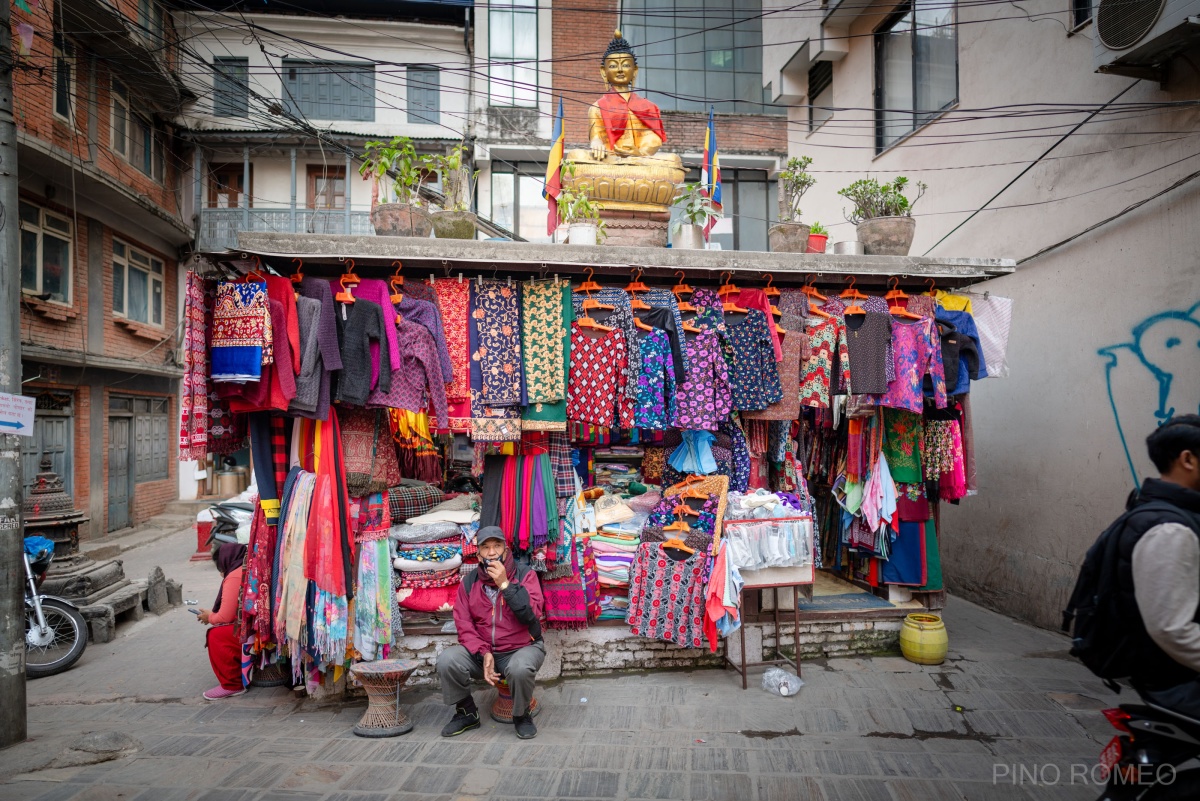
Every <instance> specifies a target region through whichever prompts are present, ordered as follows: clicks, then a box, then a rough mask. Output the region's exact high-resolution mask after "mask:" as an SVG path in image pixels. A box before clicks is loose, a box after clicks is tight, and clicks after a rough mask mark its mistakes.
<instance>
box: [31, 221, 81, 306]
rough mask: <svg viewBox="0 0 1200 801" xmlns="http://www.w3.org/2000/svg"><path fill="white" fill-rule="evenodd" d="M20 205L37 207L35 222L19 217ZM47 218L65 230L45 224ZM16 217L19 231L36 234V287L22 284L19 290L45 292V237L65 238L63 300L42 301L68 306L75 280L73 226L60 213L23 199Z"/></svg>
mask: <svg viewBox="0 0 1200 801" xmlns="http://www.w3.org/2000/svg"><path fill="white" fill-rule="evenodd" d="M20 206H25V207H27V208H33V209H37V211H38V221H37V223H33V222H29V221H26V220H25V219H24V218H23V217H21V216H20V214H19V211H20V208H19V207H20ZM47 218H52V219H55V220H58V221H59V222H61V223H62V224H63V225H65V226H66V229H67V230H66V231H61V230H59V229H57V228H54V227H51V226H48V225H46V219H47ZM18 219H19V220H20V225H19V228H20V230H21V231H25V232H28V233H33V234H36V235H37V287H36V288H35V289H29V288H27V287H25V286H24V285H23V284H22V287H21V292H22V293H23V294H28V295H42V294H45V275H44V273H43V270H44V268H45V238H46V235H47V234H48V235H50V236H52V237H54V238H55V239H60V240H65V241H66V243H67V263H66V270H65V275H64V276H63V284H64V286H65V287H66V292H65V293H64V299H63V300H53V299H49V300H45V301H42V302H44V303H54V304H57V305H59V306H70V305H71V300H72V293H73V290H74V280H75V226H74V225H73V224H72V223H71V220H70V218H68V217H66V216H64V215H62V214H56V213H55V212H52V211H50V210H49V209H47V208H43V207H42V206H39V205H37V204H36V203H29V202H27V201H24V200H21V201H18ZM17 247H18V250H17V255H18V260H19V259H20V244H18V246H17ZM18 269H19V268H18ZM18 280H19V279H18Z"/></svg>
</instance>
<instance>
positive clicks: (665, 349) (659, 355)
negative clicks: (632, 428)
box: [633, 328, 675, 431]
mask: <svg viewBox="0 0 1200 801" xmlns="http://www.w3.org/2000/svg"><path fill="white" fill-rule="evenodd" d="M640 344H641V352H642V371H641V374H640V375H639V376H638V398H637V409H636V411H635V412H634V417H633V422H634V425H636V426H637V427H638V428H649V429H653V430H656V431H661V430H663V429H666V428H667V427H668V426H669V425H670V423H671V421H672V420H674V419H675V359H674V357H673V356H672V355H671V343H670V340H669V339H668V337H667V332H666V331H663V330H661V329H658V328H656V329H654V330H653V331H649V332H647V333H646V334H645V335H644V336H643V337H642V338H641V343H640Z"/></svg>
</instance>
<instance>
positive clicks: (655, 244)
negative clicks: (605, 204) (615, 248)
mask: <svg viewBox="0 0 1200 801" xmlns="http://www.w3.org/2000/svg"><path fill="white" fill-rule="evenodd" d="M600 219H602V220H604V229H605V231H607V232H608V238H607V239H605V240H604V244H606V245H632V246H633V247H639V248H665V247H666V246H667V229H668V226H669V225H670V223H671V213H670V212H668V211H608V210H607V209H605V210H603V211H601V212H600Z"/></svg>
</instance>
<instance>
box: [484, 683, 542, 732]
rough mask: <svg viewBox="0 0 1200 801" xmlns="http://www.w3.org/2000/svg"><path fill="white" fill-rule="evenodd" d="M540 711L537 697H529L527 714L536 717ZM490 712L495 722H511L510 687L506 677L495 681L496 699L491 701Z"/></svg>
mask: <svg viewBox="0 0 1200 801" xmlns="http://www.w3.org/2000/svg"><path fill="white" fill-rule="evenodd" d="M541 711H542V710H541V707H539V706H538V702H537V698H530V699H529V714H530V715H532V716H533V717H535V718H536V717H537V716H538V713H539V712H541ZM491 714H492V720H494V721H496V722H497V723H512V719H513V700H512V689H511V688H510V687H509V686H508V679H500V681H498V682H497V683H496V700H495V701H493V702H492V712H491Z"/></svg>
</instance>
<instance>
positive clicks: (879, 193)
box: [838, 175, 929, 225]
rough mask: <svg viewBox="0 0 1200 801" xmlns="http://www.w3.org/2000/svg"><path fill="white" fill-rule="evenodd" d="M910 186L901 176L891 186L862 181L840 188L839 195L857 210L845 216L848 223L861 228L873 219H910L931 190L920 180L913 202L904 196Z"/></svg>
mask: <svg viewBox="0 0 1200 801" xmlns="http://www.w3.org/2000/svg"><path fill="white" fill-rule="evenodd" d="M907 187H908V179H907V178H905V177H904V176H903V175H900V176H897V177H896V179H895V180H894V181H892V182H891V183H887V182H885V183H880V182H879V181H876V180H875V179H874V178H862V179H860V180H857V181H855V182H854V183H852V184H850V185H849V186H847V187H846V188H845V189H839V190H838V194H839V195H841V196H842V197H844V198H846V199H847V200H849V201H850V202H852V203H853V204H854V210H853V211H852V212H851V213H849V214H846V221H847V222H850V223H853V224H854V225H858V224H859V223H861V222H863V221H864V220H870V219H872V218H874V217H911V216H912V210H913V207H914V206H916V205H917V201H918V200H920V199H921V198H922V197H923V196H924V194H925V190H926V189H928V188H929V187H928V186H926V185H925V184H924V183H921V182H920V181H918V182H917V196H916V197H915V198H913V199H912V200H911V201H910V200H909V199H908V198H907V197H906V196H905V195H904V190H905V189H906V188H907ZM844 213H845V210H843V214H844Z"/></svg>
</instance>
